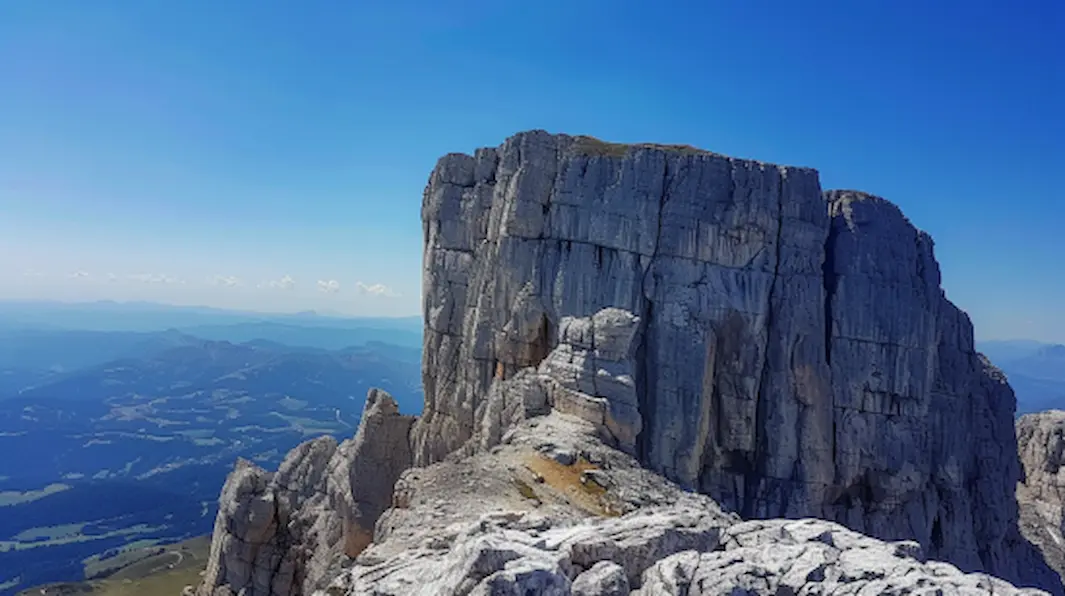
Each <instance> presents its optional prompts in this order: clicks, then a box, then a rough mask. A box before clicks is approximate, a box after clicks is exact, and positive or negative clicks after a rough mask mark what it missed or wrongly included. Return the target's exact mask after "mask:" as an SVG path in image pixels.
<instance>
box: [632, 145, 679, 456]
mask: <svg viewBox="0 0 1065 596" xmlns="http://www.w3.org/2000/svg"><path fill="white" fill-rule="evenodd" d="M661 184H662V186H661V191H660V193H659V195H658V213H657V216H658V219H657V221H656V222H655V239H654V246H653V247H652V249H651V256H650V257H649V258H648V260H647V267H646V268H645V269H644V271H643V273H642V275H641V278H640V296H641V297H642V299H643V311H642V312H641V313H640V329H639V331H638V337H639V338H640V340H639V343H638V344H637V346H636V351H635V355H634V358H635V359H636V363H637V366H636V371H635V372H636V379H634V381H635V385H636V403H637V408H638V411H639V415H640V419H641V421H642V424H641V427H640V432H639V434H638V435H637V436H636V452H637V454H638V455H639V457H640V460H641V461H644V462H648V461H651V441H652V439H653V437H654V435H655V424H656V423H657V421H656V419H655V404H654V401H655V400H654V395H655V391H656V386H655V385H656V384H655V382H654V373H653V371H652V368H653V366H654V360H655V345H654V342H655V341H656V340H655V336H654V326H653V325H652V321H654V317H655V314H656V313H655V303H654V299H653V297H652V294H653V292H654V288H655V285H656V284H655V282H654V277H655V273H654V268H655V262H656V260H657V258H658V251H659V247H660V246H661V243H662V220H663V219H665V213H666V202H667V201H668V200H669V186H670V170H669V159H666V160H665V163H664V165H663V167H662V183H661ZM636 262H637V263H638V262H639V259H636ZM648 278H650V279H651V289H650V290H649V289H648ZM659 471H660V470H659Z"/></svg>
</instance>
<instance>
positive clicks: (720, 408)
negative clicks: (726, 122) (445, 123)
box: [413, 131, 1060, 590]
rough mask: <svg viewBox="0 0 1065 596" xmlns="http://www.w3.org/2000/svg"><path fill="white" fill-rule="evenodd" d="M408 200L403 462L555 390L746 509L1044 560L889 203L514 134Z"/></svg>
mask: <svg viewBox="0 0 1065 596" xmlns="http://www.w3.org/2000/svg"><path fill="white" fill-rule="evenodd" d="M422 216H423V225H424V233H425V239H426V243H425V253H424V254H425V270H424V278H423V286H424V289H425V316H426V327H425V349H424V352H423V367H424V368H423V372H424V374H423V381H424V383H423V385H424V389H425V410H424V415H423V417H422V418H421V420H420V421H419V423H418V424H417V425H416V427H415V429H414V431H413V437H414V445H413V447H414V457H415V460H416V462H417V463H419V464H421V465H424V464H428V463H432V462H435V461H440V460H442V459H443V458H444V457H445V456H447V455H448V454H468V453H470V452H471V451H473V450H476V449H478V448H484V447H490V446H491V445H493V444H495V443H498V442H499V441H500V439H501V437H502V436H503V435H505V434H506V432H507V428H509V427H511V426H513V425H514V424H517V423H519V422H520V421H521V420H522V419H524V418H528V417H529V416H533V415H539V414H538V413H539V412H542V411H543V410H544V409H545V407H546V408H553V409H556V410H558V411H562V412H567V413H570V414H573V415H575V416H578V417H580V418H583V419H585V420H587V421H588V422H590V423H592V424H594V425H595V426H596V428H597V430H598V431H599V433H600V434H601V435H602V437H603V438H604V440H606V441H608V442H609V443H611V444H612V445H614V446H616V447H617V448H619V449H621V450H623V451H627V452H629V453H631V454H633V455H636V456H638V457H639V459H640V460H641V461H642V462H643V463H644V464H645V465H647V466H648V467H650V468H651V469H653V470H655V471H657V472H659V473H661V474H663V475H665V476H666V477H668V478H670V479H671V480H674V481H676V482H678V483H679V484H681V485H682V486H684V487H687V488H690V489H694V490H698V491H700V492H703V493H706V494H708V495H710V496H712V497H714V498H715V499H716V500H718V501H719V502H720V503H721V504H722V505H723V506H724V507H726V508H727V509H729V510H731V511H735V512H738V513H740V514H741V515H743V516H744V517H749V518H770V517H791V518H796V517H806V516H811V517H821V518H827V519H830V520H835V521H838V522H840V523H843V524H844V525H846V526H847V527H850V528H853V529H855V530H858V531H861V532H865V533H868V534H870V535H871V536H874V537H877V538H881V539H885V540H902V539H912V540H916V541H918V542H919V543H920V544H921V545H922V546H923V547H924V548H925V549H926V551H927V553H928V555H929V556H930V557H933V558H937V559H942V560H946V561H950V562H952V563H954V564H956V565H957V566H959V567H960V568H962V569H964V570H974V571H975V570H985V571H988V572H991V573H994V574H997V575H1000V576H1002V577H1004V578H1008V579H1011V580H1014V581H1017V582H1023V581H1028V580H1029V579H1030V578H1035V579H1033V580H1032V581H1035V582H1043V581H1044V580H1045V578H1046V577H1049V576H1047V575H1046V574H1045V573H1044V572H1045V571H1047V570H1048V569H1047V567H1046V565H1045V563H1044V562H1042V561H1040V560H1038V556H1035V557H1034V558H1033V554H1032V553H1031V552H1030V548H1029V547H1028V546H1027V543H1026V541H1025V540H1024V539H1023V538H1022V537H1021V536H1020V533H1019V530H1018V511H1017V506H1016V499H1015V496H1014V488H1015V484H1016V482H1017V480H1018V479H1019V478H1020V466H1019V463H1018V461H1017V456H1016V450H1015V436H1014V431H1013V428H1012V425H1013V410H1014V408H1015V399H1014V397H1013V394H1012V391H1011V390H1010V388H1009V386H1008V385H1007V384H1006V383H1005V381H1004V379H1003V378H1002V377H1001V374H1000V373H999V372H998V371H997V370H996V369H994V367H992V366H990V364H989V363H987V362H986V360H984V359H983V358H982V357H981V356H980V355H979V354H977V353H976V352H975V349H974V346H973V335H972V325H971V323H970V321H969V318H968V317H967V316H966V315H965V313H963V312H962V311H960V310H959V309H957V308H956V307H955V306H954V305H953V304H951V303H950V302H949V301H948V300H947V299H946V297H945V295H944V293H943V291H942V289H941V288H940V275H939V267H938V264H937V263H936V261H935V258H934V256H933V243H932V240H931V238H929V237H928V235H927V234H924V233H923V232H920V231H919V230H917V229H916V228H915V227H914V226H913V225H912V224H911V223H910V222H909V221H908V220H907V219H906V218H905V216H903V214H902V213H901V212H900V211H899V209H898V208H897V207H895V206H894V205H892V204H891V203H889V202H888V201H886V200H884V199H881V198H878V197H874V196H872V195H868V194H865V193H860V192H855V191H830V192H827V193H822V191H821V188H820V184H819V181H818V176H817V173H816V172H815V171H814V170H811V169H807V168H794V167H782V166H775V165H770V164H764V163H761V162H756V161H749V160H739V159H732V158H728V157H724V156H720V155H716V154H712V153H709V152H705V151H699V150H695V149H692V148H690V147H662V146H653V145H630V146H623V145H613V144H609V143H603V142H600V141H597V140H594V139H589V138H586V137H570V136H566V135H551V134H548V133H545V132H542V131H533V132H527V133H521V134H518V135H515V136H514V137H511V138H509V139H507V140H506V141H505V142H504V143H503V144H502V145H501V146H499V147H497V148H489V149H481V150H478V151H477V152H475V154H474V155H472V156H469V155H459V154H451V155H448V156H446V157H444V158H443V159H441V160H440V162H439V163H438V164H437V167H436V169H435V170H434V171H433V173H432V175H431V176H430V180H429V184H428V186H427V188H426V191H425V195H424V202H423V210H422ZM1033 570H1034V571H1033ZM1040 578H1043V579H1040ZM1049 581H1051V583H1052V585H1049V587H1051V588H1053V589H1055V590H1060V583H1059V582H1057V581H1056V580H1049ZM1039 585H1045V584H1039Z"/></svg>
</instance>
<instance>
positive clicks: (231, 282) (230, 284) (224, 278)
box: [211, 275, 244, 288]
mask: <svg viewBox="0 0 1065 596" xmlns="http://www.w3.org/2000/svg"><path fill="white" fill-rule="evenodd" d="M211 283H213V284H214V285H216V286H226V287H227V288H235V287H237V286H241V285H244V282H242V281H240V278H239V277H234V276H232V275H216V276H214V277H213V278H211Z"/></svg>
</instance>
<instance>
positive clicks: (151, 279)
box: [128, 273, 235, 284]
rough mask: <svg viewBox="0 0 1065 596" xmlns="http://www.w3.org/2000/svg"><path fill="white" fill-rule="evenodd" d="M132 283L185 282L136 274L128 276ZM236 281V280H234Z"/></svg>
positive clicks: (155, 274)
mask: <svg viewBox="0 0 1065 596" xmlns="http://www.w3.org/2000/svg"><path fill="white" fill-rule="evenodd" d="M128 277H129V279H130V280H132V281H139V282H141V283H146V284H183V283H185V282H184V281H182V280H180V279H178V278H176V277H170V276H169V275H164V274H162V273H135V274H133V275H130V276H128ZM234 279H235V278H234Z"/></svg>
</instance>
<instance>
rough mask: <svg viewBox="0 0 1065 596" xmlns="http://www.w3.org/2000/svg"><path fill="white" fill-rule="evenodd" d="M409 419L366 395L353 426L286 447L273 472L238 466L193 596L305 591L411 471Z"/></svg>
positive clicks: (351, 551)
mask: <svg viewBox="0 0 1065 596" xmlns="http://www.w3.org/2000/svg"><path fill="white" fill-rule="evenodd" d="M413 422H414V418H413V417H412V416H403V415H401V414H400V413H399V410H398V407H397V405H396V402H395V400H393V399H392V397H391V396H390V395H388V394H387V393H385V392H383V391H380V390H377V389H372V390H370V392H369V395H368V396H367V398H366V406H365V408H364V410H363V415H362V419H361V421H360V424H359V429H358V431H357V432H356V434H355V437H354V438H353V439H350V440H348V441H344V442H343V443H342V444H340V445H339V446H338V445H337V443H336V441H335V440H334V439H333V438H331V437H322V438H319V439H315V440H313V441H308V442H306V443H303V444H301V445H299V446H297V447H296V448H295V449H293V450H292V451H291V452H290V453H289V454H288V455H287V456H286V457H285V459H284V461H283V462H282V463H281V466H280V467H279V468H278V470H277V472H276V473H273V474H271V473H269V472H266V471H265V470H262V469H261V468H258V467H256V466H254V465H253V464H251V463H250V462H245V461H240V462H237V465H236V468H235V469H234V470H233V472H232V473H231V474H230V475H229V477H228V478H227V479H226V484H225V486H224V487H223V489H222V495H221V497H219V510H218V517H217V518H216V519H215V527H214V535H213V536H212V539H211V555H210V557H209V559H208V567H207V571H206V573H205V574H204V578H203V581H202V582H201V584H200V586H199V588H198V589H197V594H198V595H199V596H225V595H226V594H240V595H241V596H290V595H296V594H309V593H311V591H312V590H313V589H314V588H315V587H316V585H317V584H318V583H319V582H321V581H322V580H323V579H324V578H325V577H326V576H327V570H328V569H329V568H330V566H331V565H334V563H335V562H336V561H337V560H338V559H339V558H341V557H344V556H349V557H350V556H356V555H358V554H359V552H360V551H361V550H362V549H363V548H365V547H366V545H367V544H369V542H370V537H371V536H372V534H373V527H374V523H375V522H376V521H377V518H378V516H380V514H381V513H382V512H383V511H384V510H385V509H386V508H387V507H388V506H389V504H390V503H391V500H392V488H393V484H394V483H395V481H396V479H397V478H398V477H399V475H400V473H401V472H403V470H405V469H407V468H408V467H410V464H411V452H410V446H409V445H410V443H409V439H408V434H409V431H410V427H411V424H412V423H413Z"/></svg>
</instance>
